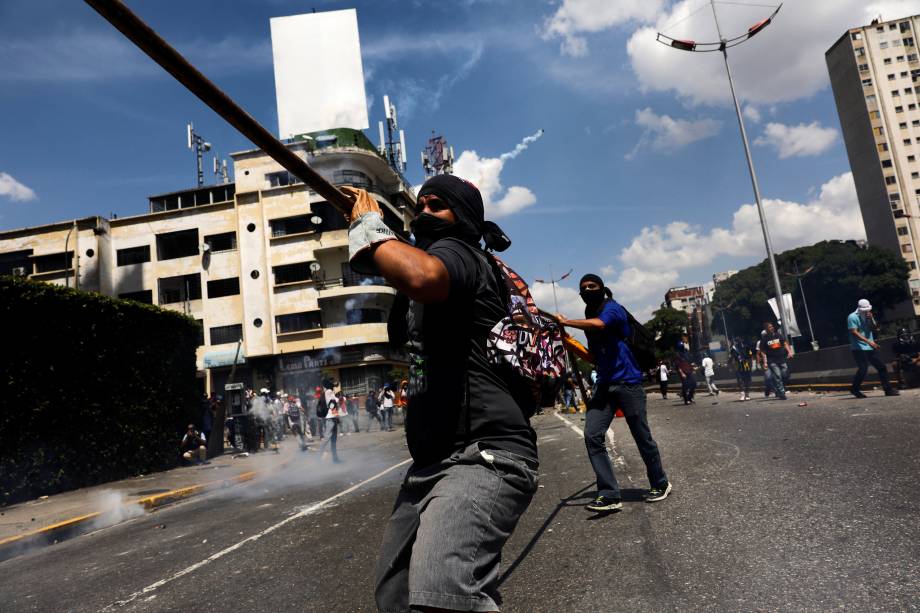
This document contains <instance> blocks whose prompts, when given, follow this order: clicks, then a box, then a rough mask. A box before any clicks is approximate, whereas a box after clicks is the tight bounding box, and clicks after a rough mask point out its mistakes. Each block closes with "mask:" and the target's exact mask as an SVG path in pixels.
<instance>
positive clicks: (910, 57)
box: [907, 53, 917, 62]
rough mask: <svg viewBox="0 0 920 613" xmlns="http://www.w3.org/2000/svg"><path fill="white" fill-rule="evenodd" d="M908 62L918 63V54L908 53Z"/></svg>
mask: <svg viewBox="0 0 920 613" xmlns="http://www.w3.org/2000/svg"><path fill="white" fill-rule="evenodd" d="M907 61H908V62H916V61H917V54H916V53H908V54H907Z"/></svg>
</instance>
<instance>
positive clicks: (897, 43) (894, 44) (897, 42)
mask: <svg viewBox="0 0 920 613" xmlns="http://www.w3.org/2000/svg"><path fill="white" fill-rule="evenodd" d="M891 46H892V47H900V46H901V39H899V38H896V39H894V40H893V41H891Z"/></svg>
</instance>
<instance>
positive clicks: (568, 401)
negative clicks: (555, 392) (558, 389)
mask: <svg viewBox="0 0 920 613" xmlns="http://www.w3.org/2000/svg"><path fill="white" fill-rule="evenodd" d="M574 397H575V392H573V391H572V390H565V391H563V392H562V398H563V400H564V402H565V408H566V409H568V408H569V407H571V406H575V403H574V402H573V401H574V399H575V398H574Z"/></svg>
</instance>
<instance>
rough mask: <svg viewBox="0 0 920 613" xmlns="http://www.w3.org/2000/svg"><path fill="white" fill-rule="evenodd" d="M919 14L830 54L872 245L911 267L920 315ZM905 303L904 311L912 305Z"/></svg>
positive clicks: (848, 36)
mask: <svg viewBox="0 0 920 613" xmlns="http://www.w3.org/2000/svg"><path fill="white" fill-rule="evenodd" d="M918 26H920V15H914V16H911V17H905V18H903V19H895V20H891V21H880V20H876V21H873V22H872V23H871V24H869V25H867V26H862V27H858V28H853V29H851V30H848V31H847V32H846V33H844V35H843V36H841V37H840V39H839V40H837V42H835V43H834V45H833V46H832V47H831V48H830V49H828V51H827V52H826V54H825V59H826V61H827V68H828V72H829V73H830V80H831V86H832V88H833V92H834V99H835V101H836V104H837V113H838V115H839V117H840V126H841V128H842V131H843V140H844V143H845V144H846V148H847V155H848V156H849V160H850V167H851V168H852V170H853V178H854V180H855V182H856V193H857V196H858V198H859V207H860V210H861V211H862V218H863V224H864V225H865V228H866V237H867V238H868V242H869V244H870V245H873V246H876V247H882V248H884V249H888V250H889V251H892V252H895V253H898V254H899V255H900V256H901V257H902V258H904V261H905V262H907V265H908V266H909V267H910V280H909V284H910V290H911V295H912V306H913V309H912V311H913V314H915V315H920V261H918V253H917V252H918V249H920V234H918V233H920V162H918V160H917V156H918V155H920V106H918V105H920V100H918V87H920V52H918V50H917V36H918V30H917V28H918ZM909 307H910V305H909V304H908V305H905V308H904V309H902V313H901V314H902V315H909V314H910V313H911V309H910V308H909Z"/></svg>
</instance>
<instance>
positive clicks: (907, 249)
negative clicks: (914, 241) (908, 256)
mask: <svg viewBox="0 0 920 613" xmlns="http://www.w3.org/2000/svg"><path fill="white" fill-rule="evenodd" d="M913 250H914V247H913V245H911V244H910V243H904V244H903V245H901V251H903V252H904V253H910V252H912V251H913Z"/></svg>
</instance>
